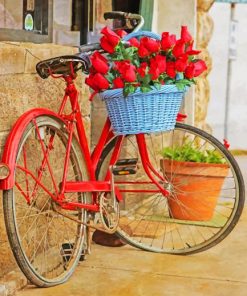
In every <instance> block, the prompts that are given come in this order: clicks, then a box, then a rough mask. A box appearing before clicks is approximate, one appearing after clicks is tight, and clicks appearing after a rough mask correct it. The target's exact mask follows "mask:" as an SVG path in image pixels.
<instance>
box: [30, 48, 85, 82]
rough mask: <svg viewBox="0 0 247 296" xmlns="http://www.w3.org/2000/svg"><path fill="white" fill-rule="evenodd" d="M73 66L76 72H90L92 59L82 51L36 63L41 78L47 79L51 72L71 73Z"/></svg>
mask: <svg viewBox="0 0 247 296" xmlns="http://www.w3.org/2000/svg"><path fill="white" fill-rule="evenodd" d="M71 67H73V71H74V73H75V72H77V71H79V70H82V72H84V73H86V74H88V73H89V67H90V59H89V57H88V56H87V55H85V54H82V53H79V54H75V55H65V56H59V57H55V58H51V59H48V60H44V61H41V62H39V63H38V64H37V65H36V70H37V73H38V74H39V76H40V77H41V78H43V79H46V78H48V77H49V76H50V75H51V74H54V75H70V74H71V70H72V69H71Z"/></svg>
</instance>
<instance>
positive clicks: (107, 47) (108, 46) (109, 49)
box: [100, 36, 115, 53]
mask: <svg viewBox="0 0 247 296" xmlns="http://www.w3.org/2000/svg"><path fill="white" fill-rule="evenodd" d="M100 46H101V47H102V48H103V49H104V50H105V51H106V52H109V53H114V51H115V46H112V45H111V43H110V42H109V41H108V39H107V38H106V37H105V36H103V37H101V39H100Z"/></svg>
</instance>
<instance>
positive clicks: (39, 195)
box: [3, 116, 86, 287]
mask: <svg viewBox="0 0 247 296" xmlns="http://www.w3.org/2000/svg"><path fill="white" fill-rule="evenodd" d="M66 143H67V134H66V133H65V132H64V129H63V128H62V123H61V122H60V121H59V120H58V119H55V118H51V117H48V116H41V117H37V118H35V119H34V120H33V121H32V122H30V124H29V125H28V126H27V128H26V130H25V131H24V133H23V135H22V138H21V140H20V143H19V146H18V153H17V159H16V171H15V180H16V181H15V186H14V188H13V189H11V190H7V191H4V196H3V206H4V216H5V224H6V230H7V233H8V237H9V241H10V245H11V248H12V250H13V253H14V256H15V258H16V261H17V263H18V265H19V267H20V268H21V270H22V271H23V273H24V274H25V276H26V277H27V278H28V279H29V280H30V282H31V283H33V284H35V285H37V286H40V287H49V286H54V285H57V284H60V283H63V282H65V281H66V280H67V279H68V278H69V277H70V276H71V275H72V273H73V271H74V269H75V267H76V265H77V264H78V261H79V258H80V255H81V251H82V248H83V242H84V239H85V229H84V226H83V225H81V224H77V223H74V222H71V221H70V220H69V219H66V218H64V217H63V216H62V215H60V214H58V213H57V212H56V211H55V203H54V202H53V200H52V198H51V197H50V195H49V194H48V193H49V192H50V193H51V194H53V195H55V196H56V194H57V191H58V190H59V189H58V188H59V184H60V182H61V180H62V175H63V165H64V157H65V152H66ZM76 145H77V142H76V141H75V139H74V140H73V142H72V146H71V153H70V160H69V167H68V177H67V179H68V180H71V181H78V180H82V179H84V180H85V178H86V173H85V167H84V170H83V167H82V165H83V160H82V159H81V157H80V155H79V154H78V151H77V149H76V148H77V147H76ZM43 149H45V150H43ZM44 151H45V152H48V153H47V156H46V157H44ZM46 158H47V159H48V161H46V160H45V159H46ZM44 162H45V165H44ZM48 162H49V165H48ZM42 163H43V166H42ZM37 180H39V182H37ZM65 198H66V201H77V202H83V201H84V199H85V196H84V195H83V194H81V193H73V194H66V197H65ZM27 199H30V202H29V203H28V202H27ZM66 214H69V215H71V216H72V217H74V218H77V219H79V220H81V221H84V222H85V221H86V212H85V211H83V210H81V209H79V210H75V211H66Z"/></svg>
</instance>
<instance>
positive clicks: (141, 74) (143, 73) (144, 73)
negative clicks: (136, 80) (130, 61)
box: [136, 63, 148, 77]
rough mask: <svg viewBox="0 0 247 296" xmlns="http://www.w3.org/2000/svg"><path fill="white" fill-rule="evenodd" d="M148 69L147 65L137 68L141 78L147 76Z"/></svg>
mask: <svg viewBox="0 0 247 296" xmlns="http://www.w3.org/2000/svg"><path fill="white" fill-rule="evenodd" d="M147 67H148V64H147V63H141V65H140V67H139V68H137V69H136V71H137V72H138V73H139V74H140V76H141V77H144V76H145V75H146V71H147Z"/></svg>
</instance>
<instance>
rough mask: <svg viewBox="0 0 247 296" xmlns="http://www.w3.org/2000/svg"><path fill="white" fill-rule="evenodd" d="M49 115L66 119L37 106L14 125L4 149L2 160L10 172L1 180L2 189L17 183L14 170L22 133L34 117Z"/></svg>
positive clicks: (9, 187)
mask: <svg viewBox="0 0 247 296" xmlns="http://www.w3.org/2000/svg"><path fill="white" fill-rule="evenodd" d="M42 115H49V116H53V117H56V118H59V119H60V120H61V121H64V120H63V119H62V118H61V117H59V116H58V115H57V114H56V113H54V112H52V111H50V110H47V109H45V108H35V109H31V110H29V111H27V112H25V113H24V114H23V115H21V116H20V117H19V118H18V119H17V121H16V122H15V124H14V126H13V127H12V129H11V131H10V133H9V135H8V137H7V140H6V143H5V146H4V149H3V155H2V160H1V162H2V163H4V164H7V165H8V167H9V169H10V174H9V176H8V177H7V178H6V179H3V180H0V190H8V189H11V188H13V186H14V183H15V180H14V179H15V177H14V171H15V161H16V156H17V149H18V144H19V142H20V140H21V137H22V134H23V132H24V130H25V128H26V127H27V125H28V124H29V123H30V121H31V120H32V119H34V118H35V117H37V116H42Z"/></svg>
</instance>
